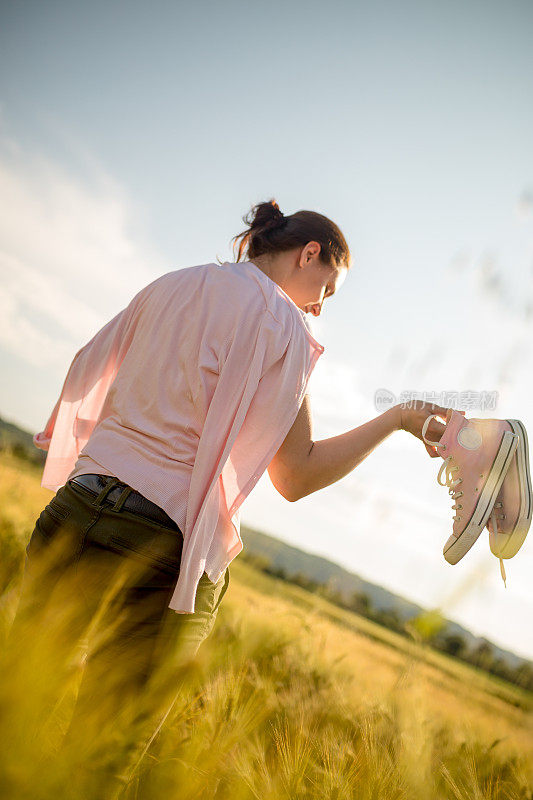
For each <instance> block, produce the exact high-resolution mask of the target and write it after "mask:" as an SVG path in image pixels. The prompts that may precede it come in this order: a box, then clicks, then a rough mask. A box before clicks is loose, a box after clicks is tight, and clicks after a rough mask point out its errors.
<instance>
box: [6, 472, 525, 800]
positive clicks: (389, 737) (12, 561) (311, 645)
mask: <svg viewBox="0 0 533 800" xmlns="http://www.w3.org/2000/svg"><path fill="white" fill-rule="evenodd" d="M39 478H40V472H39V471H38V470H36V469H35V468H34V467H31V466H30V465H24V464H21V463H19V462H18V461H17V460H15V459H13V458H7V457H3V458H2V459H1V460H0V501H1V505H0V542H1V543H2V550H3V552H5V553H6V556H5V558H3V559H2V580H3V583H2V588H3V593H2V596H1V598H0V633H1V636H2V660H1V663H0V736H1V741H2V747H1V748H0V763H1V767H0V796H2V797H6V798H10V800H11V798H12V799H13V800H19V798H20V799H22V798H24V799H25V798H28V800H30V798H31V800H40V799H41V798H42V800H49V799H50V800H51V799H52V798H54V799H55V798H58V800H59V799H60V798H72V799H73V800H74V798H75V800H80V798H89V799H90V800H93V798H94V800H102V798H110V799H111V798H112V799H113V800H115V798H117V799H118V798H120V799H121V798H127V799H128V800H129V799H130V798H132V799H133V798H146V800H159V798H163V797H164V798H165V800H166V799H167V798H171V797H172V798H174V797H179V798H180V800H189V799H190V800H192V799H193V798H195V799H196V798H197V799H198V800H199V799H200V798H201V799H202V800H204V798H205V799H206V800H207V799H208V798H212V800H225V798H228V800H229V799H230V798H231V800H241V799H242V800H252V799H253V798H261V800H278V798H286V799H287V800H296V799H297V798H321V799H322V798H326V799H327V800H342V799H343V798H346V799H348V798H357V799H358V800H359V799H361V800H366V798H368V800H370V798H375V799H376V800H392V799H393V798H402V799H403V798H405V799H406V800H407V799H408V798H409V800H411V798H413V799H414V800H418V798H420V800H425V799H426V798H427V799H428V800H429V798H431V799H433V798H454V800H463V799H464V800H467V799H468V800H471V799H472V798H490V799H491V800H492V799H494V800H496V799H497V800H500V799H501V800H504V798H505V800H515V799H516V800H518V799H519V798H520V799H521V800H525V799H527V798H532V797H533V767H532V765H533V718H532V712H531V698H530V696H529V695H527V693H525V692H521V691H519V690H515V689H514V688H513V687H511V686H508V685H506V684H504V682H502V681H494V680H492V679H491V678H490V676H487V675H484V674H481V673H479V672H478V671H476V670H474V669H471V668H469V667H468V666H466V665H463V664H460V663H459V662H456V661H454V660H453V659H451V658H448V657H445V656H442V655H440V654H437V653H433V652H431V651H429V650H428V648H425V647H424V646H422V645H420V644H417V643H415V642H409V641H408V640H406V639H404V638H402V637H400V636H397V635H395V634H393V633H391V632H389V631H386V630H384V629H381V628H379V627H378V626H376V625H373V624H372V623H370V622H369V621H368V620H365V619H362V618H360V617H357V615H354V614H352V613H350V612H347V611H344V610H342V609H338V608H336V607H335V606H333V605H331V604H330V603H327V601H325V600H323V599H322V598H319V597H316V596H314V595H311V594H309V593H308V592H305V591H304V590H302V589H300V588H299V587H295V586H290V585H287V584H284V583H283V582H281V581H278V580H276V579H273V578H270V577H269V576H266V575H263V574H261V573H258V572H256V571H255V570H253V569H252V568H251V567H250V566H249V565H248V564H245V563H242V562H240V561H239V559H238V558H237V559H236V560H235V561H234V562H233V564H232V566H231V583H230V588H229V591H228V593H227V595H226V597H225V598H224V601H223V604H222V606H221V609H220V613H219V617H218V619H217V622H216V625H215V629H214V631H213V633H212V634H211V636H210V637H209V638H208V639H207V641H206V642H205V643H204V644H203V645H202V647H201V648H200V651H199V653H198V655H197V656H196V658H195V659H194V660H193V661H191V662H189V663H187V664H184V665H183V666H179V667H177V666H175V665H174V666H172V665H171V664H163V665H162V666H161V668H160V670H159V672H158V675H157V681H155V682H154V684H153V687H152V686H151V687H149V689H148V690H147V691H146V692H144V693H143V695H142V696H139V697H137V698H136V699H135V701H134V702H132V703H131V705H130V706H127V707H125V708H123V709H122V716H121V719H120V720H119V719H118V718H117V717H113V716H111V715H110V717H109V718H108V719H106V718H105V717H104V718H103V719H102V714H101V713H98V714H96V709H95V717H94V719H92V718H90V717H89V718H88V719H87V721H86V726H85V728H84V731H83V732H82V735H81V738H80V737H79V738H78V739H77V740H76V745H75V746H73V745H72V744H70V745H69V744H65V741H64V739H63V736H64V733H65V730H66V728H67V726H68V723H69V719H70V715H71V713H72V709H73V706H74V701H75V697H76V691H77V687H78V685H79V681H80V679H81V675H82V673H83V663H84V647H83V641H81V640H78V641H72V640H71V639H69V637H68V635H66V633H65V632H66V631H68V629H69V620H70V617H69V614H70V613H71V609H70V608H69V606H68V604H63V605H61V604H59V605H57V606H55V607H53V608H50V609H49V610H48V612H47V613H46V614H44V615H43V617H42V619H40V620H39V624H38V625H34V626H33V628H32V627H31V625H30V626H29V627H28V628H27V629H24V630H22V629H21V630H19V631H17V634H16V635H13V630H12V628H11V622H12V619H13V616H14V613H15V608H16V603H17V597H18V591H19V588H20V587H19V582H20V574H21V568H22V563H23V556H24V547H25V545H26V543H27V541H28V539H29V536H30V534H31V531H32V529H33V525H34V522H35V520H36V519H37V517H38V516H39V513H40V511H41V510H42V508H43V507H44V505H45V504H46V503H47V502H48V501H49V499H50V497H51V496H52V493H51V492H48V491H46V490H44V489H42V488H41V487H40V486H39ZM94 627H95V629H96V627H97V626H96V624H95V626H94ZM100 633H101V634H105V631H101V632H100ZM9 634H11V635H9Z"/></svg>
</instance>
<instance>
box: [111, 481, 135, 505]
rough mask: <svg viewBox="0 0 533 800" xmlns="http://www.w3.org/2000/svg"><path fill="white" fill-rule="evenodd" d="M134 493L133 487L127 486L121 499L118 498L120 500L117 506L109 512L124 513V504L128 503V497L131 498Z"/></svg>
mask: <svg viewBox="0 0 533 800" xmlns="http://www.w3.org/2000/svg"><path fill="white" fill-rule="evenodd" d="M132 492H133V489H132V488H131V486H126V487H125V489H124V491H123V492H122V493H121V495H120V497H119V498H118V500H117V501H116V502H115V505H114V506H113V508H110V509H109V510H110V511H122V506H123V505H124V503H125V502H126V500H127V499H128V497H129V496H130V494H131V493H132Z"/></svg>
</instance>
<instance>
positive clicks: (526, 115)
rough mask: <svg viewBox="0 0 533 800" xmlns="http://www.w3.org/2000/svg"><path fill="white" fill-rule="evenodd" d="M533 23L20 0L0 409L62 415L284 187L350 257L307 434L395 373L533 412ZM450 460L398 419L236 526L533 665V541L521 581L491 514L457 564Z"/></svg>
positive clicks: (8, 42)
mask: <svg viewBox="0 0 533 800" xmlns="http://www.w3.org/2000/svg"><path fill="white" fill-rule="evenodd" d="M532 34H533V6H532V5H531V3H530V2H516V1H515V0H511V2H509V3H506V4H502V3H500V2H491V1H490V0H489V2H474V1H473V0H466V2H460V3H459V2H455V1H454V0H452V1H451V2H448V3H446V4H442V3H441V4H436V3H427V2H418V0H417V1H416V2H415V1H414V0H408V1H407V2H404V3H402V4H401V5H400V4H398V3H395V2H391V1H390V0H388V1H387V2H379V1H378V2H373V3H372V4H370V3H366V4H365V3H359V2H340V1H339V0H332V2H330V3H327V4H319V3H316V2H306V3H302V2H299V1H297V2H289V3H286V2H283V3H281V2H270V3H269V4H268V5H265V4H264V3H254V2H251V3H250V2H248V3H244V2H239V1H238V0H232V1H231V2H217V3H215V2H202V0H199V1H197V2H195V3H194V4H190V3H188V4H185V3H181V2H160V1H158V0H154V2H151V3H149V4H148V3H136V2H128V3H125V2H109V0H108V1H107V2H106V3H103V2H92V3H90V4H89V3H82V2H77V0H73V1H72V0H71V2H57V1H56V0H49V2H47V3H45V4H44V3H38V2H24V0H22V1H21V2H18V3H16V4H15V3H12V4H2V6H1V11H0V202H1V204H2V209H3V210H2V214H1V215H0V274H1V283H0V315H1V318H2V325H1V326H0V368H1V370H2V377H3V380H2V382H1V385H0V416H2V417H3V418H4V419H8V420H10V421H13V422H15V423H17V424H19V425H21V426H22V427H24V428H26V429H27V430H29V431H31V432H33V433H35V432H37V431H40V430H42V428H43V427H44V424H45V422H46V420H47V419H48V416H49V414H50V412H51V410H52V408H53V406H54V404H55V402H56V400H57V397H58V396H59V393H60V391H61V387H62V385H63V381H64V378H65V376H66V373H67V371H68V367H69V365H70V363H71V361H72V358H73V357H74V354H75V353H76V352H77V350H78V349H79V348H80V347H82V346H83V345H84V344H85V343H86V342H87V341H89V339H91V338H92V336H93V335H94V334H95V333H96V331H97V330H99V328H100V327H102V326H103V325H104V324H105V323H106V322H107V321H108V320H109V319H111V317H112V316H114V315H115V314H116V313H118V312H119V311H120V310H121V309H122V308H124V307H125V306H126V305H127V304H128V303H129V301H130V300H131V299H132V297H133V296H134V295H135V294H136V292H137V291H138V290H139V289H140V288H142V287H143V286H144V285H146V284H147V283H148V282H150V281H151V280H153V279H154V278H156V277H157V276H158V275H161V274H163V273H165V272H168V271H170V270H173V269H179V268H184V267H188V266H192V265H195V264H203V263H208V262H213V261H216V259H217V258H220V259H222V260H233V259H234V255H233V252H232V249H231V241H230V240H231V237H232V236H234V235H235V234H237V233H238V232H240V231H241V230H242V229H243V227H244V223H243V219H242V218H243V216H244V215H245V214H246V213H247V212H248V211H249V210H250V208H251V206H252V205H253V204H254V203H257V202H260V201H262V200H269V199H271V198H275V199H276V201H277V202H278V203H279V205H280V208H281V210H282V211H283V212H284V213H285V214H291V213H293V212H295V211H297V210H299V209H302V208H305V209H311V210H315V211H319V212H320V213H322V214H325V215H327V216H328V217H330V218H331V219H333V220H334V221H335V222H336V223H337V224H338V225H339V227H340V228H341V229H342V231H343V233H344V235H345V237H346V238H347V240H348V243H349V245H350V248H351V251H352V254H353V259H354V265H353V268H352V270H351V271H350V274H349V275H348V277H347V279H346V281H345V282H344V284H343V286H342V288H341V289H340V290H339V292H338V294H337V295H335V296H334V297H333V298H331V299H328V300H327V301H326V302H325V304H324V309H323V312H322V315H321V316H320V317H319V318H318V319H316V318H311V320H310V321H311V325H312V328H313V332H314V335H315V336H316V338H317V339H318V341H320V342H321V343H322V344H323V345H324V347H325V351H324V354H323V355H322V356H321V357H320V359H319V361H318V363H317V366H316V367H315V370H314V373H313V375H312V377H311V381H310V384H309V392H310V396H311V405H312V411H313V438H314V439H316V440H319V439H323V438H327V437H329V436H335V435H338V434H340V433H343V432H344V431H347V430H351V429H353V428H355V427H357V426H359V425H361V424H363V423H364V422H366V421H368V420H369V419H373V418H374V417H376V416H377V415H378V413H381V411H382V410H383V409H382V408H381V409H378V407H377V406H376V404H375V393H376V391H377V390H380V389H385V390H388V391H389V392H392V393H393V394H394V396H395V397H396V398H399V397H400V395H401V392H402V391H411V392H414V391H416V392H419V393H424V392H435V393H436V395H437V396H436V398H435V401H436V402H438V403H441V404H443V405H451V404H452V402H453V401H451V402H448V403H446V402H441V400H440V399H439V398H441V397H442V393H443V392H465V391H468V390H470V391H472V392H474V393H478V396H479V393H480V392H482V391H485V392H489V393H496V394H493V395H492V396H493V397H495V398H496V405H495V407H493V408H492V409H490V408H486V407H485V408H480V407H479V404H478V406H477V407H466V406H465V405H464V404H463V405H461V404H457V407H458V408H463V409H465V410H466V413H467V416H469V417H478V418H479V417H482V418H484V417H498V418H518V419H521V420H522V421H523V422H524V424H525V425H526V428H528V429H529V430H530V431H532V432H533V412H532V410H531V409H532V405H531V397H532V394H533V377H532V376H533V350H532V345H531V342H532V334H533V146H532V143H533V49H532V48H531V36H532ZM473 405H474V406H475V395H474V404H473ZM470 406H472V403H471V404H470ZM441 463H442V462H441V460H440V459H431V458H429V456H428V454H427V452H426V450H425V448H424V446H423V444H422V443H421V442H420V441H418V440H417V439H415V438H414V437H413V436H411V435H410V434H408V433H406V432H404V431H400V432H397V433H394V434H392V435H391V436H390V437H388V438H387V439H386V440H385V441H384V442H383V443H382V444H381V445H379V446H378V447H377V448H376V449H375V450H374V451H373V452H372V453H371V454H370V455H369V456H367V458H366V459H365V460H364V461H363V462H362V463H361V464H360V465H359V466H358V467H357V468H356V469H355V470H353V471H352V472H351V473H350V474H349V475H348V476H346V477H345V478H343V479H342V480H341V481H338V482H337V483H335V484H334V485H332V486H330V487H327V488H326V489H323V490H321V491H319V492H316V493H314V494H312V495H310V496H308V497H306V498H304V499H302V500H300V501H298V502H297V503H288V502H287V501H285V500H284V499H283V498H282V497H281V496H280V495H279V494H278V493H277V492H276V490H275V489H274V488H273V486H272V484H271V483H270V480H269V478H268V474H267V473H265V475H264V476H263V477H262V478H261V480H260V481H259V483H258V484H257V486H256V487H255V489H254V491H253V492H252V494H251V495H250V496H249V497H248V498H247V500H246V502H245V504H244V506H243V508H242V521H243V523H246V524H249V525H252V526H254V527H256V528H259V529H261V530H263V531H265V532H267V533H270V534H272V535H274V536H277V537H279V538H282V539H284V540H286V541H287V542H289V543H291V544H294V545H296V546H298V547H300V548H303V549H305V550H308V551H310V552H313V553H317V554H320V555H323V556H325V557H327V558H329V559H330V560H332V561H336V562H338V563H340V564H342V565H343V566H345V567H346V568H348V569H350V570H352V571H354V572H356V573H358V574H359V575H361V576H362V577H364V578H366V579H368V580H371V581H374V582H376V583H379V584H381V585H383V586H385V587H387V588H389V589H391V590H393V591H395V592H398V593H400V594H402V595H404V596H405V597H407V598H409V599H412V600H414V601H416V602H418V603H420V604H422V605H424V606H426V607H429V608H439V609H441V610H442V611H443V613H444V614H445V615H447V616H448V617H450V618H452V619H455V620H456V621H458V622H460V623H461V624H463V625H465V626H466V627H468V628H469V629H470V630H471V631H472V632H473V633H475V634H478V635H483V636H486V637H488V638H490V639H492V640H493V641H494V642H496V643H497V644H499V645H502V646H504V647H508V648H510V649H512V650H514V651H515V652H517V653H518V654H520V655H524V656H527V657H529V658H533V633H532V628H531V622H530V621H531V618H532V617H533V585H532V583H531V580H530V575H531V574H532V568H533V534H530V536H529V537H528V538H527V539H526V541H525V543H524V545H523V547H522V549H521V550H520V551H519V553H518V554H517V556H515V558H513V559H510V560H508V561H507V562H506V569H507V576H508V581H507V588H504V586H503V583H502V581H501V578H500V573H499V565H498V561H497V559H496V558H494V556H492V554H491V553H490V549H489V544H488V532H487V531H485V532H484V534H482V535H481V536H480V538H479V539H478V541H477V542H476V544H475V545H474V547H472V549H471V550H470V551H469V552H468V553H467V555H466V556H465V557H464V558H463V559H462V560H461V561H460V562H459V563H458V564H457V565H455V566H451V565H449V564H447V563H446V562H445V560H444V558H443V555H442V547H443V545H444V542H445V541H446V540H447V538H448V536H449V533H450V530H451V525H452V517H453V514H454V513H455V512H454V510H453V509H452V508H451V504H452V502H453V501H452V500H451V498H450V497H449V494H448V490H447V489H446V488H444V487H441V486H439V485H438V483H437V473H438V469H439V466H440V464H441ZM485 534H486V535H485Z"/></svg>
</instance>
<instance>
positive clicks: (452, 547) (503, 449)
mask: <svg viewBox="0 0 533 800" xmlns="http://www.w3.org/2000/svg"><path fill="white" fill-rule="evenodd" d="M518 439H519V437H518V436H517V434H516V433H512V432H511V431H505V433H504V434H503V436H502V441H501V443H500V448H499V450H498V453H497V455H496V458H495V459H494V461H493V463H492V467H491V469H490V473H489V477H488V478H487V481H486V483H485V486H484V487H483V491H482V492H481V494H480V496H479V500H478V501H477V504H476V507H475V509H474V511H473V513H472V516H471V518H470V522H469V523H468V525H467V526H466V527H465V529H464V531H463V532H462V533H461V535H460V536H458V537H457V538H456V537H455V536H453V535H452V536H450V538H449V539H448V541H447V542H446V544H445V545H444V549H443V551H442V552H443V555H444V558H445V559H446V561H447V562H448V563H449V564H457V562H458V561H460V560H461V559H462V557H463V556H464V555H465V553H468V551H469V550H470V548H471V547H472V545H473V544H474V542H475V541H476V540H477V539H478V537H479V535H480V533H481V531H482V530H483V528H484V527H485V525H486V524H487V521H488V518H489V516H490V512H491V511H492V507H493V506H494V503H495V502H496V497H497V496H498V492H499V491H500V487H501V485H502V483H503V481H504V478H505V476H506V474H507V471H508V469H509V467H510V466H511V461H512V458H513V456H514V454H515V451H516V448H517V447H518Z"/></svg>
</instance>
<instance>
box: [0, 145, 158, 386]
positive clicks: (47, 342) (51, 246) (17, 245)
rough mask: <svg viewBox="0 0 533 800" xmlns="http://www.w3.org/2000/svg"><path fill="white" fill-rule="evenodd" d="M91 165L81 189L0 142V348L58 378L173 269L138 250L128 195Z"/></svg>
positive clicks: (39, 159) (54, 168)
mask: <svg viewBox="0 0 533 800" xmlns="http://www.w3.org/2000/svg"><path fill="white" fill-rule="evenodd" d="M85 166H86V164H85ZM92 166H93V172H92V174H91V176H90V178H89V179H87V180H83V179H81V178H77V177H76V176H75V175H74V174H73V173H67V172H66V171H65V169H63V168H62V167H61V166H59V165H58V164H57V163H55V162H54V161H52V160H50V159H47V158H45V157H43V156H42V155H40V154H37V153H33V152H28V151H27V150H25V149H24V148H23V147H21V146H20V145H19V144H18V143H17V142H16V141H14V140H13V139H9V138H7V137H6V136H4V137H2V138H1V139H0V203H1V204H2V209H3V210H2V215H1V217H0V275H1V279H2V295H1V301H0V302H1V304H2V309H3V310H4V312H5V313H4V316H3V325H2V328H1V330H0V343H1V344H2V345H3V346H4V347H5V348H7V349H8V350H9V352H11V353H13V354H14V355H16V356H17V357H18V358H20V359H21V360H23V361H26V362H27V363H28V364H32V365H40V366H49V367H50V369H51V370H52V371H53V372H54V373H55V374H56V375H57V376H60V375H61V376H62V374H63V372H64V369H65V366H68V363H69V361H70V359H71V358H72V356H73V355H74V353H75V351H76V350H77V349H79V347H80V346H81V345H82V344H84V343H85V342H86V341H87V340H88V339H90V338H91V337H92V336H93V335H94V334H95V333H96V331H97V330H99V328H101V327H102V325H104V324H105V323H106V322H107V321H108V320H109V319H110V318H111V317H112V316H114V315H115V314H116V313H118V311H120V310H121V309H122V308H123V307H124V306H125V305H127V303H128V302H129V301H130V300H131V298H132V297H133V295H134V294H135V293H136V292H137V291H138V290H139V289H140V288H141V287H142V286H144V285H146V284H147V283H149V282H150V281H151V280H153V279H154V277H157V275H158V274H161V273H162V272H164V271H166V269H170V267H167V268H165V267H164V265H163V264H162V263H161V258H160V257H159V256H158V255H157V254H155V253H154V251H153V250H152V249H151V248H150V247H148V246H147V245H143V244H142V243H139V242H137V241H136V239H135V237H134V235H133V233H132V231H131V227H132V222H131V221H132V219H133V216H134V210H133V208H132V207H131V204H130V203H129V202H128V200H127V198H126V197H125V195H124V192H123V191H122V190H121V189H120V187H119V186H118V185H117V184H116V183H115V182H114V181H113V180H112V179H111V178H110V177H109V176H106V175H105V173H104V172H103V170H102V169H101V168H98V166H97V165H95V164H94V163H93V165H92Z"/></svg>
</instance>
